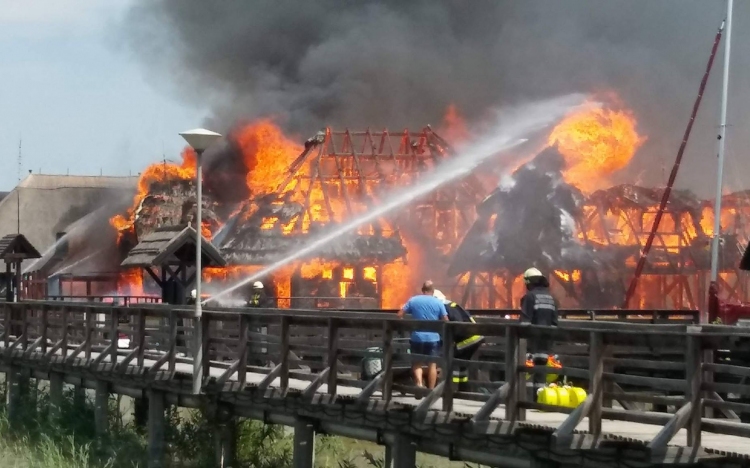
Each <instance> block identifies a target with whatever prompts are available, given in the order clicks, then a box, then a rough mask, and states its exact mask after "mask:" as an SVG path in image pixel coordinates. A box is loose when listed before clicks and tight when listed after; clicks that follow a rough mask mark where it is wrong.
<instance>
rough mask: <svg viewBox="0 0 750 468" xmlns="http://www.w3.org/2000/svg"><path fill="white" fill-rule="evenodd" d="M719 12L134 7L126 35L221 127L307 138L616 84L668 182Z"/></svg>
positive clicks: (673, 4) (698, 143) (141, 3)
mask: <svg viewBox="0 0 750 468" xmlns="http://www.w3.org/2000/svg"><path fill="white" fill-rule="evenodd" d="M724 14H725V13H724V2H720V1H718V0H716V1H706V0H659V1H648V2H644V1H641V2H634V1H631V0H610V1H607V2H602V1H600V0H566V1H564V2H560V1H552V0H549V1H544V0H525V1H523V2H519V1H498V0H473V1H471V2H466V1H451V0H411V1H403V0H377V1H375V0H358V1H345V0H318V1H314V2H305V1H298V0H294V1H293V0H255V1H250V0H223V1H220V2H206V1H203V0H136V1H135V6H134V7H133V9H132V11H130V13H129V14H128V16H127V21H126V24H125V27H124V28H123V34H125V35H126V36H127V38H128V41H129V42H130V43H131V44H133V45H134V46H135V49H136V51H137V53H138V54H139V56H140V57H142V58H143V59H144V60H145V62H146V64H147V65H148V66H149V69H152V70H154V71H159V72H161V73H163V74H164V75H162V76H168V77H169V79H170V80H171V81H173V82H174V83H176V84H178V85H179V86H178V91H179V94H180V96H186V97H187V98H186V99H189V100H190V101H191V102H192V103H194V104H197V105H202V106H208V107H209V108H210V109H212V113H211V115H210V117H209V122H208V123H209V124H210V125H213V126H214V127H216V128H217V129H227V128H228V127H229V126H231V125H232V124H233V123H234V122H235V121H237V120H238V119H241V118H252V117H256V116H260V115H275V116H276V117H277V118H278V119H279V121H280V122H281V123H282V124H283V125H284V126H285V127H286V128H287V129H289V130H292V131H294V132H299V133H300V134H301V135H302V136H304V137H307V136H309V135H311V134H312V133H314V131H316V130H317V129H319V128H320V127H322V126H324V125H333V126H344V125H345V126H349V127H353V128H357V127H373V128H379V127H383V126H387V127H389V128H400V127H403V126H410V127H414V126H422V125H424V124H426V123H432V124H435V123H437V121H439V120H440V118H441V116H442V114H443V112H444V110H445V108H446V106H447V105H448V104H450V103H455V104H456V105H457V106H458V108H459V109H460V110H461V111H462V112H463V113H464V114H465V115H467V116H468V117H469V119H470V120H479V119H481V118H482V117H483V116H484V115H485V114H486V112H487V111H488V109H489V108H491V107H495V106H498V105H502V104H506V103H515V102H518V101H521V100H528V99H536V98H541V97H549V96H551V95H556V94H563V93H569V92H600V91H615V92H616V93H617V94H618V95H619V96H620V97H621V98H622V100H623V101H624V102H625V103H626V104H627V106H628V107H631V108H632V109H633V110H634V111H635V115H636V117H637V118H638V120H639V122H640V130H641V132H642V133H645V134H647V135H648V136H649V141H648V142H647V143H646V145H645V146H644V147H643V148H642V150H641V152H640V153H639V156H638V158H637V160H636V161H634V164H633V168H632V170H631V171H630V173H628V174H627V175H626V178H627V180H628V181H633V180H634V178H637V177H639V176H641V175H642V176H643V180H642V182H644V183H646V184H658V183H661V182H663V179H664V177H662V174H663V172H662V171H661V166H662V165H666V166H668V165H669V164H670V162H671V161H672V159H673V158H674V153H675V151H676V148H677V146H678V145H679V141H680V139H681V136H682V132H683V130H684V127H685V125H686V123H687V119H688V115H689V111H690V108H691V106H692V103H693V100H694V98H695V94H696V91H697V87H698V83H699V82H700V78H701V75H702V72H703V70H704V68H705V64H706V61H707V59H708V54H709V51H710V47H711V43H712V41H713V37H714V34H715V32H716V30H717V28H718V26H719V24H720V23H721V19H722V18H723V17H724ZM748 17H750V3H747V2H740V3H738V4H737V5H736V7H735V18H736V24H737V25H741V24H743V23H744V24H748V21H747V20H748ZM743 18H744V19H745V21H743ZM745 30H747V28H745ZM748 37H750V36H749V35H748V32H747V31H743V30H742V29H741V28H739V26H738V27H737V28H735V38H734V50H735V51H737V52H735V56H734V59H733V75H732V76H733V78H732V80H733V81H732V84H733V89H734V90H735V92H734V94H733V96H734V98H733V101H732V102H733V105H732V108H730V110H731V113H730V120H731V121H733V124H734V127H733V128H732V129H731V131H730V137H734V138H735V140H732V141H734V142H736V143H735V147H736V148H738V149H739V148H743V147H746V146H747V145H748V144H749V143H750V136H748V135H750V132H748V131H745V130H747V129H745V128H744V125H745V124H744V122H746V121H750V119H748V118H746V117H748V113H749V112H748V111H747V110H746V109H750V105H748V104H750V102H748V100H750V98H749V97H748V96H750V93H742V92H741V90H742V88H743V87H747V85H748V84H750V73H746V72H747V71H750V56H748V55H747V54H743V53H742V50H743V49H745V48H746V47H745V46H746V43H747V42H748V40H747V39H748ZM717 65H718V66H717V67H716V68H715V70H714V72H715V75H714V77H713V79H712V80H711V82H710V89H709V91H708V92H707V95H706V99H705V105H704V108H703V109H702V110H701V114H700V117H699V120H698V122H697V125H696V129H695V133H694V136H693V140H692V142H691V145H690V147H689V150H688V154H687V156H686V161H685V165H684V167H685V168H686V169H687V170H686V173H684V174H683V177H681V179H682V182H684V183H687V184H688V185H689V186H694V185H696V184H700V183H704V182H705V181H704V180H703V179H704V177H705V174H712V173H713V166H714V158H713V156H714V155H715V131H716V130H715V129H716V122H717V110H718V85H719V81H720V80H719V77H720V72H721V67H720V65H721V55H720V56H719V57H718V61H717ZM745 140H748V141H745ZM730 157H731V151H730ZM739 166H740V167H744V166H747V165H739ZM668 171H669V169H668V167H667V169H666V173H668ZM699 175H700V176H699ZM730 183H731V180H730ZM707 192H709V193H710V190H708V191H707Z"/></svg>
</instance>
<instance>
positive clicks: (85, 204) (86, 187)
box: [0, 174, 138, 252]
mask: <svg viewBox="0 0 750 468" xmlns="http://www.w3.org/2000/svg"><path fill="white" fill-rule="evenodd" d="M137 181H138V177H107V176H65V175H46V174H31V175H28V176H27V177H26V178H25V179H24V180H23V181H21V183H20V184H19V185H18V186H17V187H15V188H14V189H13V191H12V192H11V193H10V194H8V195H7V196H5V197H4V198H2V200H0V236H4V235H6V234H14V233H16V232H17V229H18V227H17V226H18V205H19V202H20V208H21V209H20V211H21V220H20V221H21V223H20V224H21V232H23V233H24V234H25V235H26V238H27V239H28V241H29V242H31V244H32V245H34V246H35V247H36V248H37V249H39V251H41V252H45V251H47V249H49V248H50V247H51V246H52V245H54V244H55V241H56V240H57V239H56V235H57V233H59V232H62V231H66V230H67V228H68V227H69V226H70V225H71V224H73V223H74V222H75V221H77V220H78V219H81V218H82V217H84V216H85V215H87V214H89V213H91V212H93V211H95V210H96V209H98V208H100V207H102V206H104V205H107V204H110V203H113V204H120V203H121V202H122V203H123V204H125V205H126V206H129V205H130V204H132V200H133V195H134V194H135V189H136V184H137ZM19 194H20V197H19ZM120 211H121V210H120ZM118 212H119V211H118ZM99 228H101V227H99ZM110 229H112V228H110Z"/></svg>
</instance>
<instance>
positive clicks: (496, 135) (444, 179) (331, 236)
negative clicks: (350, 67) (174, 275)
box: [202, 94, 584, 304]
mask: <svg viewBox="0 0 750 468" xmlns="http://www.w3.org/2000/svg"><path fill="white" fill-rule="evenodd" d="M583 99H584V96H582V95H580V94H572V95H568V96H564V97H560V98H556V99H549V100H545V101H541V102H537V103H533V104H527V105H524V106H520V107H517V108H513V109H507V110H504V111H503V112H499V113H498V121H497V125H495V126H493V128H492V131H491V132H488V133H489V134H488V135H486V136H484V137H482V138H479V139H478V140H477V141H475V142H474V143H473V144H470V145H468V146H467V147H466V148H465V149H463V150H462V151H461V153H460V154H459V155H458V156H457V157H455V158H451V159H450V160H448V161H445V162H444V163H443V164H441V165H440V166H438V167H437V168H436V169H434V170H433V171H432V172H430V173H428V174H426V175H425V177H424V178H422V179H421V180H420V181H419V183H418V184H416V185H414V186H411V187H408V188H405V189H401V190H397V191H395V192H394V193H393V194H392V195H391V196H390V197H389V199H388V200H387V201H384V202H383V203H382V204H381V205H380V206H377V207H374V208H373V209H371V210H370V211H368V212H367V213H363V214H362V215H360V216H358V217H355V218H354V219H352V220H350V221H348V222H346V223H345V224H343V225H341V226H338V227H336V228H335V229H333V230H331V231H330V232H327V233H325V234H323V235H321V236H320V237H318V238H317V239H316V240H314V241H311V242H310V243H309V244H308V245H307V246H306V247H303V248H301V249H299V250H296V251H295V252H294V253H291V254H290V255H288V256H287V257H284V258H282V259H281V260H278V261H276V262H274V263H273V264H271V265H268V266H267V267H265V268H262V269H261V270H259V271H257V272H256V273H254V274H253V275H251V276H249V277H248V278H245V279H244V280H242V281H240V282H239V283H237V284H235V285H233V286H230V287H228V288H226V289H224V290H222V291H220V292H218V293H216V294H214V295H213V296H211V297H209V298H208V299H206V300H204V301H202V304H206V303H207V302H208V301H210V300H215V299H218V298H221V297H223V296H226V295H227V294H230V293H232V292H233V291H236V290H237V289H239V288H241V287H243V286H245V285H246V284H249V283H251V282H253V281H257V280H258V279H260V278H263V277H264V276H266V275H268V274H270V273H273V272H274V271H276V270H278V269H279V268H282V267H284V266H286V265H288V264H290V263H292V262H295V261H297V260H299V259H302V258H304V257H306V256H308V255H310V254H311V253H313V252H315V251H316V250H318V249H320V248H321V247H323V246H325V245H327V244H328V243H330V242H332V241H335V240H336V239H338V238H340V237H342V236H344V235H346V234H347V233H349V232H351V231H354V230H355V229H357V228H359V227H360V226H362V225H363V224H366V223H368V222H370V221H373V220H375V219H377V218H380V217H382V216H383V215H385V214H386V213H388V212H390V211H393V210H394V209H396V208H399V207H401V206H402V205H405V204H407V203H409V202H410V201H412V200H414V199H415V198H419V197H421V196H423V195H425V194H427V193H429V192H431V191H433V190H435V189H436V188H438V187H440V186H441V185H443V184H445V183H448V182H451V181H453V180H455V179H459V178H461V177H464V176H466V175H468V174H469V173H471V172H472V171H473V170H474V169H475V168H476V167H477V166H478V165H480V164H481V163H482V162H484V161H485V160H487V159H490V158H492V157H495V156H497V155H499V154H501V153H503V152H505V151H508V150H509V149H511V148H515V147H517V146H519V145H521V144H523V143H524V142H526V141H528V138H527V137H529V136H530V135H531V134H533V133H534V132H536V131H539V130H541V129H543V128H545V127H547V126H549V125H550V124H551V123H553V122H555V121H557V120H558V119H560V118H561V117H562V116H564V115H565V114H566V113H567V112H569V111H570V110H571V109H572V108H574V107H575V106H577V105H580V104H581V103H582V102H583Z"/></svg>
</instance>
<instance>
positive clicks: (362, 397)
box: [357, 372, 385, 404]
mask: <svg viewBox="0 0 750 468" xmlns="http://www.w3.org/2000/svg"><path fill="white" fill-rule="evenodd" d="M383 382H385V372H380V373H379V374H378V375H377V376H375V378H374V379H372V380H371V381H370V383H368V384H367V386H366V387H365V388H364V389H362V391H361V392H360V393H359V395H357V403H358V404H364V403H367V402H368V401H369V400H370V397H372V395H373V394H374V393H375V392H376V391H377V390H379V389H380V388H382V387H383Z"/></svg>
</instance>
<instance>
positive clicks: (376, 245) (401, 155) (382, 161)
mask: <svg viewBox="0 0 750 468" xmlns="http://www.w3.org/2000/svg"><path fill="white" fill-rule="evenodd" d="M451 154H452V150H451V148H450V146H449V145H448V144H447V142H446V141H445V140H443V139H442V138H441V137H440V136H438V135H437V134H436V133H435V132H434V131H433V130H432V129H431V128H430V127H425V128H424V129H422V130H421V131H419V132H410V131H408V130H404V131H403V132H398V133H395V132H394V133H391V132H389V131H388V130H383V131H370V130H367V131H363V132H356V131H351V130H348V129H347V130H344V131H333V130H331V129H329V128H327V129H325V130H324V131H320V132H318V133H317V134H316V135H315V136H314V137H312V138H310V139H308V140H307V141H306V142H305V148H304V150H303V152H302V153H301V154H300V156H299V157H297V158H296V159H295V160H294V162H292V164H291V165H290V167H289V170H288V173H287V176H286V178H285V179H284V181H283V182H282V183H281V184H280V185H279V187H278V188H277V190H276V192H274V193H270V194H263V195H260V196H258V197H256V198H255V199H253V200H252V202H250V203H248V204H246V205H245V206H244V207H243V208H242V209H241V210H240V212H239V213H238V214H237V215H236V217H235V218H236V219H235V222H233V223H231V227H228V229H227V232H226V233H225V234H223V235H222V236H221V245H222V251H223V252H224V254H225V255H226V256H227V258H228V259H229V260H230V261H231V262H233V263H240V264H263V263H267V262H269V261H272V260H273V259H276V258H278V257H279V256H280V255H284V254H287V253H288V252H290V251H292V249H294V248H295V247H296V246H299V245H303V244H304V243H305V242H306V240H307V239H308V238H309V237H310V236H312V235H315V234H317V233H321V232H324V231H325V230H327V229H331V228H334V227H335V226H336V225H340V224H341V223H343V222H345V221H346V220H349V219H351V218H354V217H356V216H357V215H359V214H362V213H365V212H366V211H367V210H368V209H371V208H372V207H374V206H377V205H378V203H380V201H381V200H382V198H383V197H384V196H386V194H387V193H389V192H390V191H391V190H393V188H394V187H397V186H405V185H408V184H410V183H416V182H417V181H418V180H419V177H420V174H422V173H423V172H425V171H428V170H430V169H432V168H434V167H436V166H437V165H439V164H440V162H441V160H443V159H445V158H449V157H451ZM480 190H481V188H480V184H479V183H473V182H472V181H466V180H464V181H460V182H458V183H456V184H453V185H450V186H447V187H444V188H441V189H438V190H436V191H435V192H434V193H432V194H430V195H429V196H427V197H424V198H423V199H420V200H417V201H415V202H414V203H412V204H411V205H410V206H409V207H407V208H406V209H404V210H401V211H400V212H398V213H394V214H393V215H388V216H384V217H381V218H379V219H377V220H375V221H374V222H372V223H369V224H366V225H364V226H361V227H360V228H359V229H357V230H356V231H355V232H353V233H352V234H351V235H350V236H348V237H345V238H344V239H342V240H340V241H339V242H337V243H335V245H331V246H330V247H327V248H325V249H323V251H321V252H320V253H319V255H316V256H319V257H321V258H327V259H331V260H346V259H350V258H351V259H354V260H374V261H377V262H381V263H389V262H392V261H395V260H397V259H398V258H400V257H403V256H404V255H405V254H406V249H405V248H404V244H403V241H402V239H401V231H403V230H405V229H408V230H409V231H410V232H413V233H415V234H416V235H421V236H424V237H425V240H426V241H427V242H429V243H432V244H433V245H432V247H433V248H434V249H435V250H438V251H442V252H443V253H445V254H447V253H448V252H450V251H452V250H454V249H455V247H456V246H457V244H458V241H459V240H460V236H461V235H462V234H463V233H464V232H466V230H467V229H468V227H469V225H470V223H471V222H472V221H473V218H474V214H473V210H474V205H475V204H476V203H477V201H479V200H480V197H481V195H480V194H479V191H480Z"/></svg>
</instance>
